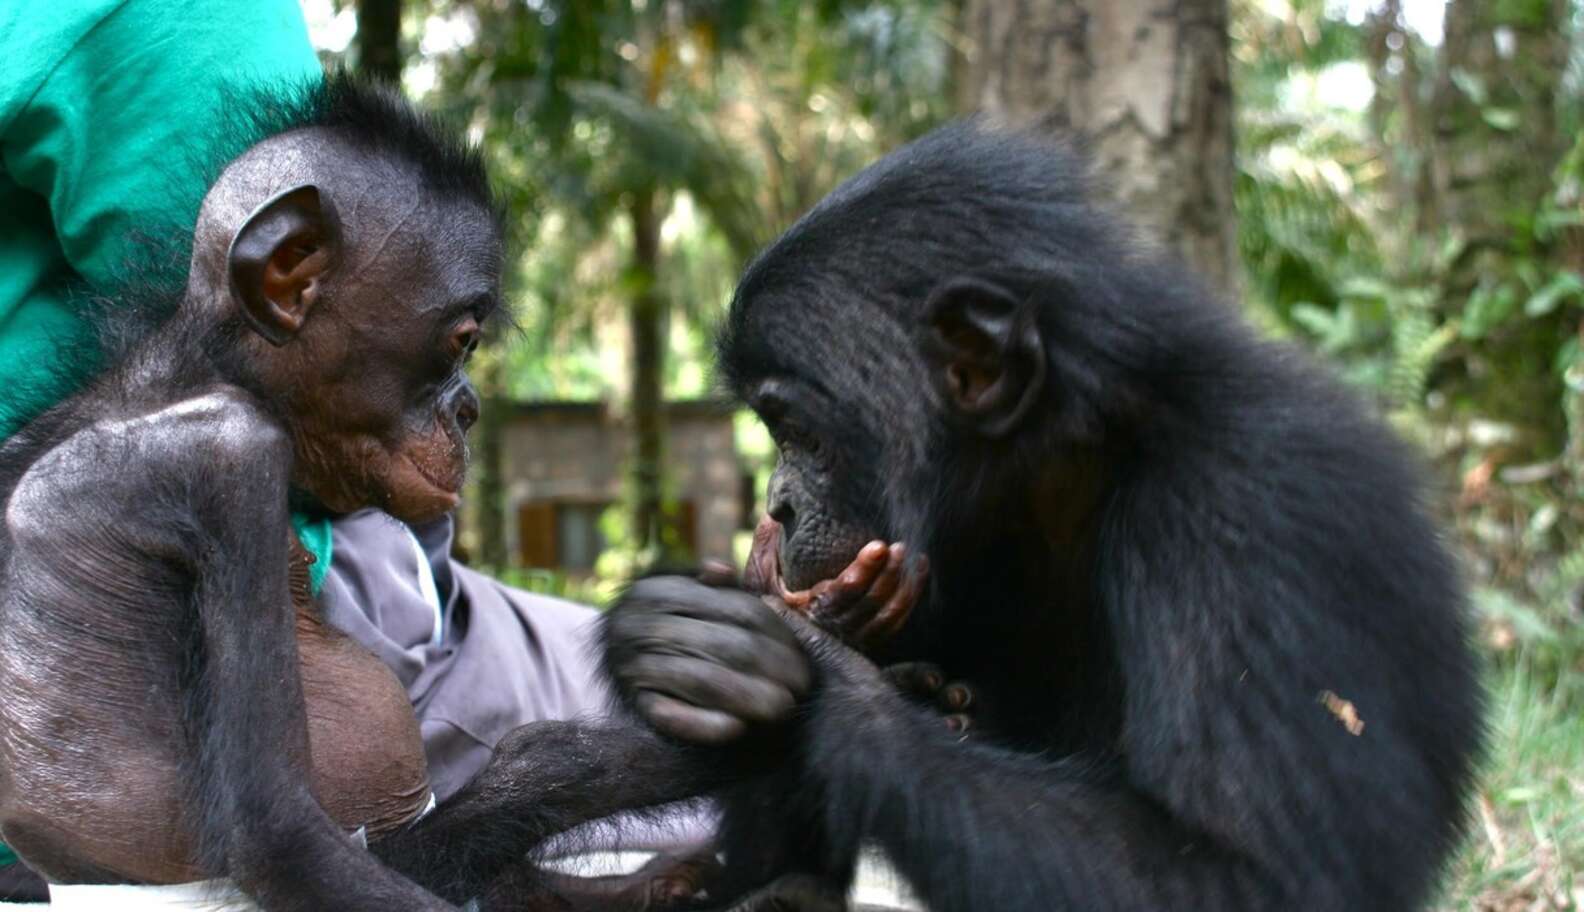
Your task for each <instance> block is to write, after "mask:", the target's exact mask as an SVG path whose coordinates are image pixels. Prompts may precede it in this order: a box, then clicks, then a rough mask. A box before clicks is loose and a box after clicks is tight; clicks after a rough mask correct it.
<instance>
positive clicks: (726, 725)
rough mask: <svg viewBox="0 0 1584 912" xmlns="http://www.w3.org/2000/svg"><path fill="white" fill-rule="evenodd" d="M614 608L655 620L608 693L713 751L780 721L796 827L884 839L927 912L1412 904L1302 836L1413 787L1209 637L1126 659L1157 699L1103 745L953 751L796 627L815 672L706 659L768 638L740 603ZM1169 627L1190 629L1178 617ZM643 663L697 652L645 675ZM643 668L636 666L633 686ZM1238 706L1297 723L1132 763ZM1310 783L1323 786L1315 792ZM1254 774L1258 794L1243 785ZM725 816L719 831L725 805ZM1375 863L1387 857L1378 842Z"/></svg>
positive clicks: (727, 598) (875, 683) (1165, 582)
mask: <svg viewBox="0 0 1584 912" xmlns="http://www.w3.org/2000/svg"><path fill="white" fill-rule="evenodd" d="M1156 582H1158V583H1159V585H1158V586H1156V585H1151V581H1150V580H1149V579H1146V578H1143V577H1140V578H1137V579H1135V583H1136V584H1137V592H1136V593H1135V594H1134V596H1133V597H1134V598H1137V599H1142V600H1145V602H1141V603H1140V604H1141V605H1143V604H1146V603H1147V604H1149V605H1154V606H1156V608H1157V609H1158V608H1159V606H1161V605H1167V604H1170V599H1169V595H1168V594H1169V593H1172V592H1175V591H1176V588H1175V581H1174V580H1173V579H1172V578H1171V577H1167V576H1163V577H1162V578H1161V579H1159V580H1158V581H1156ZM1178 597H1179V598H1181V597H1182V594H1181V593H1179V594H1178ZM616 611H617V614H618V616H617V617H613V618H612V619H611V622H610V625H609V628H608V630H609V631H611V632H613V633H617V634H620V633H621V632H622V631H624V630H629V629H631V625H630V624H629V623H628V622H625V621H623V620H622V619H621V617H620V615H622V614H626V613H632V614H634V615H637V616H643V617H647V618H648V619H649V620H648V621H647V628H648V630H649V632H650V633H651V635H652V636H651V638H650V639H649V640H648V641H647V642H640V641H637V640H634V639H631V638H627V639H620V638H619V639H618V640H617V641H616V642H613V643H612V644H611V649H612V654H613V665H614V669H613V670H614V671H615V673H616V676H617V681H618V683H619V684H620V685H621V686H622V687H623V688H624V689H626V690H627V691H628V692H629V693H630V694H631V696H632V700H633V703H634V705H636V706H638V707H640V710H642V709H643V708H644V707H655V706H663V707H665V712H662V713H653V712H650V713H648V716H649V718H650V721H651V722H652V724H654V725H656V727H658V728H661V729H662V730H663V731H667V732H669V733H671V734H673V735H675V736H677V737H682V738H692V739H693V740H700V741H703V740H710V739H709V738H700V737H697V736H698V735H699V734H700V733H703V734H706V735H715V734H717V733H719V732H722V731H726V730H740V729H747V728H748V727H749V726H750V725H753V724H762V723H763V721H764V720H766V719H769V720H776V719H781V720H783V721H784V720H787V719H791V718H795V719H796V721H795V722H794V723H793V724H794V725H795V726H796V728H795V730H796V734H797V738H798V740H799V742H800V744H801V749H800V750H799V751H797V752H795V753H793V754H791V755H789V756H793V757H796V758H797V759H796V760H795V761H789V762H796V763H798V764H800V771H798V772H797V773H796V775H795V776H794V777H793V779H792V781H793V782H795V783H801V785H800V787H798V788H797V789H795V790H793V789H789V788H787V787H786V786H785V783H784V782H783V784H782V791H781V792H780V793H779V794H778V795H777V796H776V798H775V804H776V806H777V807H778V808H780V809H781V810H782V811H784V812H785V813H786V814H788V815H789V818H790V819H812V820H816V821H822V823H821V829H822V834H821V839H822V841H823V843H824V844H825V845H826V846H828V847H829V849H830V851H829V853H828V857H830V858H833V859H843V858H849V859H850V858H853V857H855V853H856V852H857V850H858V847H859V845H860V844H861V843H863V842H873V843H875V844H878V845H879V846H880V847H882V848H883V849H884V850H885V851H886V853H887V855H888V856H889V857H890V858H891V859H892V861H893V863H894V864H896V865H897V867H898V868H899V870H900V871H901V872H902V873H903V874H904V875H905V876H906V877H907V878H908V880H909V881H910V882H911V883H912V884H913V886H914V887H915V889H916V890H917V891H918V893H919V894H920V896H921V898H922V899H923V901H924V903H925V905H926V906H927V907H928V908H930V909H932V910H935V912H986V910H997V912H1021V910H1031V912H1032V910H1036V909H1038V910H1049V909H1112V908H1120V909H1135V908H1184V909H1188V908H1194V909H1209V910H1219V909H1264V908H1280V907H1281V906H1282V904H1283V903H1286V904H1288V905H1291V904H1294V903H1296V904H1299V905H1301V906H1302V907H1303V908H1306V909H1325V910H1331V909H1336V910H1341V909H1349V908H1357V909H1373V908H1382V909H1384V908H1405V907H1408V906H1407V905H1406V904H1405V903H1404V902H1403V897H1402V896H1401V895H1394V893H1393V891H1392V889H1391V886H1390V884H1389V881H1386V880H1379V881H1376V882H1373V883H1370V882H1367V881H1366V880H1364V879H1360V878H1356V877H1354V876H1353V875H1355V874H1358V873H1361V872H1362V871H1364V870H1365V869H1366V868H1374V869H1376V870H1379V866H1378V865H1376V864H1375V863H1374V862H1372V861H1370V860H1368V859H1365V858H1362V857H1360V856H1359V854H1358V853H1357V852H1356V851H1353V850H1354V849H1355V848H1356V846H1357V845H1358V844H1361V843H1355V844H1353V845H1350V846H1337V845H1332V846H1305V845H1303V844H1301V843H1302V840H1301V838H1300V837H1301V836H1302V834H1304V833H1314V832H1336V833H1346V832H1347V828H1346V826H1345V825H1344V824H1345V820H1346V819H1347V815H1348V814H1350V813H1352V812H1351V811H1350V810H1349V808H1350V807H1352V804H1353V802H1354V801H1357V800H1364V797H1365V796H1356V795H1351V794H1350V793H1349V790H1348V789H1349V787H1350V786H1357V785H1364V784H1366V783H1370V782H1373V787H1371V788H1370V789H1369V790H1368V795H1367V798H1368V800H1390V801H1393V802H1396V799H1395V798H1393V797H1392V796H1393V792H1392V788H1393V787H1397V788H1407V789H1413V788H1414V787H1415V786H1416V785H1417V783H1416V782H1414V781H1413V779H1412V777H1408V778H1406V779H1403V780H1402V781H1400V782H1386V781H1384V779H1386V778H1388V777H1385V776H1382V774H1381V773H1380V772H1379V771H1380V770H1383V769H1384V768H1386V765H1385V764H1383V763H1382V762H1381V761H1380V759H1379V758H1373V759H1371V758H1366V757H1363V756H1360V757H1356V758H1353V759H1352V760H1349V759H1348V753H1349V749H1350V748H1353V747H1355V746H1356V743H1357V742H1356V739H1352V736H1350V735H1348V734H1347V733H1346V731H1345V730H1344V729H1342V727H1340V726H1334V727H1335V731H1331V730H1329V729H1327V728H1326V724H1327V723H1328V722H1329V721H1331V720H1328V719H1327V718H1326V717H1325V716H1324V714H1323V713H1320V714H1317V713H1314V712H1312V710H1313V707H1312V706H1309V705H1308V703H1309V702H1310V701H1311V700H1312V696H1306V695H1303V694H1299V695H1297V696H1296V697H1294V696H1292V695H1287V694H1285V693H1283V692H1282V690H1281V689H1279V688H1278V689H1268V690H1266V691H1264V692H1257V690H1256V687H1257V685H1255V684H1250V683H1246V682H1245V683H1241V684H1240V683H1239V682H1238V676H1237V674H1236V673H1235V672H1233V673H1232V674H1227V675H1223V673H1222V669H1221V668H1220V667H1219V666H1217V667H1214V668H1212V667H1211V663H1219V662H1221V661H1222V660H1230V659H1229V654H1227V653H1225V651H1224V650H1221V651H1217V650H1215V649H1214V648H1213V646H1212V644H1210V643H1195V644H1193V645H1192V646H1191V647H1187V648H1184V649H1183V650H1182V651H1181V652H1180V653H1179V654H1178V655H1177V657H1176V658H1177V660H1178V661H1179V662H1180V663H1181V662H1186V663H1190V664H1189V665H1181V664H1180V665H1179V666H1177V667H1174V668H1168V667H1167V666H1166V664H1165V663H1164V662H1139V663H1135V662H1131V661H1129V659H1131V658H1133V657H1134V656H1129V657H1125V658H1124V662H1125V663H1126V665H1127V668H1126V670H1127V672H1128V673H1129V677H1128V683H1129V688H1130V690H1131V689H1132V688H1135V687H1137V688H1142V689H1143V691H1144V694H1153V695H1156V696H1154V697H1149V698H1147V699H1145V698H1141V699H1140V700H1138V701H1136V702H1134V703H1133V704H1131V706H1132V707H1133V711H1134V715H1133V716H1132V717H1131V718H1130V719H1129V720H1128V722H1127V724H1126V728H1125V730H1124V739H1123V741H1122V742H1121V744H1120V745H1119V747H1120V750H1119V752H1118V753H1117V754H1116V755H1112V756H1092V757H1075V758H1068V759H1057V760H1052V759H1043V758H1040V757H1036V756H1033V755H1028V754H1022V753H1017V752H1013V751H1009V750H1003V749H997V748H993V747H987V746H979V745H963V744H960V743H958V742H957V741H956V739H954V738H952V737H951V736H950V735H948V734H947V733H945V732H942V731H941V730H940V726H939V724H938V722H937V721H936V720H935V719H934V718H933V717H932V716H931V715H930V714H929V713H926V712H924V711H921V710H919V709H917V708H915V707H913V706H911V705H909V704H908V702H907V701H905V700H904V699H902V698H901V697H900V696H899V695H898V694H897V693H896V692H895V691H894V689H893V688H892V687H891V686H890V684H889V683H888V682H887V681H886V679H885V678H884V677H883V675H882V674H881V672H880V671H878V670H877V669H876V668H875V667H874V666H873V665H872V664H870V663H869V662H868V661H867V660H865V659H863V658H862V657H861V656H859V655H858V654H857V653H855V652H853V651H852V650H850V649H848V648H846V647H844V646H842V645H841V644H840V643H838V642H837V641H836V640H834V639H833V638H831V637H829V636H827V635H825V634H823V633H821V632H820V631H818V630H817V629H816V628H815V627H814V626H813V625H812V624H809V623H807V622H806V621H805V620H803V619H802V618H800V617H797V616H795V615H791V614H790V613H789V614H788V615H787V616H786V622H787V623H788V625H789V626H790V627H791V628H795V629H796V631H797V632H796V636H797V638H798V640H799V642H800V643H801V645H802V646H803V648H804V654H805V655H806V656H807V657H809V658H810V659H811V660H812V667H813V675H812V679H811V680H810V679H808V678H807V677H806V672H805V670H804V669H801V668H799V667H798V666H797V662H796V661H795V660H794V659H791V658H784V657H778V659H777V660H776V661H775V662H774V663H771V664H768V665H767V664H766V663H764V662H758V663H748V662H744V661H742V659H743V658H744V656H743V655H742V654H741V653H740V652H738V651H736V650H732V649H717V647H719V646H720V645H722V644H724V643H729V642H736V641H738V640H742V639H744V638H746V637H747V636H749V635H750V634H748V633H746V632H745V631H746V630H752V631H753V633H752V634H751V635H752V636H756V637H761V638H765V639H771V638H775V636H776V635H775V634H774V633H772V632H771V631H770V630H769V629H768V628H769V626H770V621H769V618H771V617H773V612H772V611H771V610H770V609H769V608H768V607H766V606H765V605H764V604H763V603H762V602H761V601H760V600H759V599H758V598H757V597H754V596H751V595H748V594H746V593H733V592H731V591H730V590H722V589H709V588H706V587H704V586H701V585H698V584H695V583H692V582H690V581H687V580H681V579H669V580H655V581H652V582H651V581H645V584H641V585H640V586H637V587H634V589H633V591H632V592H631V593H629V595H628V598H627V600H626V601H625V602H624V603H623V604H622V605H620V606H618V608H617V609H616ZM683 619H685V620H686V623H685V624H684V623H681V621H682V620H683ZM1184 629H1185V631H1186V632H1187V633H1191V632H1192V630H1193V625H1192V624H1186V623H1185V626H1184ZM1140 635H1141V636H1147V633H1145V634H1140ZM651 650H662V651H663V652H664V653H665V654H671V655H688V656H692V657H694V658H693V660H692V661H690V662H689V663H685V664H672V665H666V666H657V665H655V664H653V662H652V661H650V654H651ZM777 654H778V656H780V653H779V652H778V653H777ZM1136 655H1137V656H1144V657H1147V656H1148V653H1147V652H1145V651H1139V652H1137V653H1136ZM705 657H713V658H705ZM1292 662H1293V663H1294V664H1297V663H1298V662H1299V659H1298V658H1296V657H1293V658H1292ZM1192 663H1199V665H1198V667H1193V665H1192ZM638 669H641V670H643V673H632V672H633V671H634V670H638ZM1212 673H1213V674H1214V677H1213V678H1210V677H1209V676H1210V675H1211V674H1212ZM1174 676H1182V678H1184V679H1186V680H1190V681H1200V682H1205V681H1207V680H1213V681H1215V682H1216V684H1217V685H1218V687H1227V688H1232V687H1242V688H1245V689H1244V690H1242V691H1241V693H1239V694H1237V695H1234V694H1233V693H1231V692H1230V691H1228V692H1225V693H1222V694H1221V695H1222V696H1223V697H1224V698H1225V699H1226V700H1227V701H1229V705H1219V704H1218V705H1215V706H1213V707H1211V708H1208V709H1207V708H1205V707H1202V706H1198V705H1197V703H1196V701H1198V700H1204V699H1207V693H1208V694H1209V697H1208V698H1213V697H1215V696H1216V694H1217V693H1219V692H1220V691H1219V690H1217V689H1214V688H1211V687H1209V686H1203V687H1200V688H1199V689H1198V690H1197V691H1194V692H1195V693H1196V697H1195V698H1194V700H1188V699H1186V695H1185V696H1184V699H1171V698H1168V697H1166V696H1161V695H1165V694H1171V693H1174V692H1177V691H1181V690H1182V687H1181V685H1180V683H1177V684H1176V686H1174ZM805 680H808V685H807V689H808V693H809V696H808V697H807V698H806V699H805V700H804V701H803V704H802V705H803V711H802V712H800V713H797V714H796V715H795V717H794V715H793V714H791V713H788V712H786V711H785V698H786V696H787V695H790V694H792V693H795V692H797V691H798V689H799V686H800V685H802V684H803V682H804V681H805ZM726 682H732V686H729V687H728V686H726ZM1141 697H1142V695H1141ZM1250 699H1259V700H1266V701H1282V702H1291V703H1292V706H1291V711H1290V714H1288V715H1283V716H1278V717H1275V718H1273V719H1272V720H1271V722H1270V723H1269V724H1267V725H1264V726H1253V725H1250V726H1238V725H1223V726H1222V727H1221V728H1219V729H1218V730H1217V733H1216V734H1215V735H1214V736H1213V737H1212V736H1208V735H1207V736H1206V737H1204V738H1202V739H1201V741H1200V743H1197V744H1195V745H1194V749H1193V750H1191V751H1190V750H1187V749H1184V750H1181V751H1178V752H1175V753H1174V752H1173V751H1172V750H1171V749H1169V748H1164V749H1163V748H1159V747H1156V748H1155V749H1154V755H1164V756H1171V757H1172V758H1173V760H1172V763H1173V764H1175V765H1174V766H1172V767H1170V768H1165V769H1148V770H1146V769H1136V768H1134V767H1133V765H1132V763H1133V761H1130V759H1129V753H1128V745H1129V744H1130V741H1129V740H1128V739H1129V738H1132V739H1147V738H1150V737H1153V736H1158V735H1160V734H1163V733H1169V732H1172V731H1174V730H1178V729H1181V728H1183V727H1184V726H1186V727H1188V728H1189V729H1194V730H1197V726H1200V725H1212V724H1216V723H1215V721H1214V720H1216V719H1221V720H1224V721H1225V722H1232V721H1234V720H1237V719H1240V718H1241V717H1240V716H1238V715H1237V714H1236V713H1235V712H1234V711H1233V710H1232V709H1231V705H1230V704H1231V703H1233V702H1236V701H1247V700H1250ZM722 717H724V718H725V719H727V720H729V722H722V721H721V719H722ZM1272 726H1277V727H1279V730H1278V729H1277V728H1272ZM1289 726H1290V728H1289ZM717 740H718V739H717ZM1183 743H1187V742H1186V741H1185V742H1183ZM1294 748H1302V751H1303V753H1297V752H1295V751H1294V750H1293V749H1294ZM1385 749H1386V750H1395V749H1396V747H1394V746H1392V745H1389V744H1388V745H1386V746H1385ZM1207 751H1208V753H1206V752H1207ZM1140 752H1141V753H1142V751H1140ZM1322 755H1325V756H1322ZM1350 763H1365V764H1369V765H1368V766H1367V767H1362V768H1355V767H1350V766H1349V764H1350ZM1304 770H1311V771H1313V770H1328V771H1329V772H1330V774H1331V777H1330V778H1327V779H1322V780H1320V781H1316V780H1315V779H1314V777H1313V775H1312V774H1311V775H1309V776H1305V775H1304V774H1303V771H1304ZM1349 770H1351V772H1349ZM1255 778H1257V779H1259V780H1260V781H1259V786H1260V787H1259V788H1258V789H1250V788H1246V787H1245V786H1246V785H1247V784H1248V783H1249V782H1251V781H1253V780H1254V779H1255ZM1402 813H1404V814H1406V816H1407V819H1408V821H1409V823H1408V824H1406V825H1408V826H1420V825H1423V826H1426V827H1430V828H1432V829H1433V828H1434V825H1435V824H1434V820H1435V811H1434V810H1433V809H1424V810H1418V811H1415V810H1413V809H1412V808H1411V806H1409V805H1408V804H1406V803H1405V804H1404V805H1403V809H1402ZM727 815H728V829H730V826H731V823H730V818H731V815H732V809H731V808H730V807H728V808H727ZM1300 818H1301V820H1300ZM1316 818H1324V819H1316ZM1416 838H1418V839H1420V840H1421V841H1422V839H1423V838H1425V837H1422V836H1416ZM1361 842H1367V840H1366V841H1361ZM1376 850H1377V851H1379V852H1384V853H1390V852H1392V851H1394V849H1393V847H1391V846H1387V845H1384V844H1383V845H1380V846H1377V847H1376ZM1009 871H1010V872H1016V873H1015V875H1012V876H1009V875H1008V873H1007V872H1009Z"/></svg>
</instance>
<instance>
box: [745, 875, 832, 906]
mask: <svg viewBox="0 0 1584 912" xmlns="http://www.w3.org/2000/svg"><path fill="white" fill-rule="evenodd" d="M846 910H847V895H846V891H845V890H843V889H842V888H841V887H840V886H838V885H837V884H835V883H833V882H831V881H830V880H827V879H825V878H822V877H815V876H814V875H812V874H787V875H784V876H782V877H778V878H776V879H775V880H772V881H771V882H770V883H768V884H766V885H765V886H763V887H760V888H759V889H757V890H755V891H753V892H752V893H749V894H748V895H747V896H745V897H743V898H742V899H740V900H738V901H737V903H736V904H735V905H733V906H730V907H729V908H728V909H727V912H846Z"/></svg>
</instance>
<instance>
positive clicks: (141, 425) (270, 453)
mask: <svg viewBox="0 0 1584 912" xmlns="http://www.w3.org/2000/svg"><path fill="white" fill-rule="evenodd" d="M289 453H290V439H289V437H288V436H287V434H286V431H285V429H284V428H283V427H281V426H280V424H279V423H278V422H277V421H275V420H274V419H273V418H272V417H271V416H270V415H269V413H268V412H267V411H265V409H264V408H263V407H262V406H261V405H260V404H259V402H258V401H257V400H256V399H254V398H253V397H252V396H251V395H249V394H248V393H247V392H246V391H244V390H241V389H238V388H236V387H231V386H215V387H210V388H207V389H203V390H199V391H195V392H194V393H193V394H192V395H189V396H186V397H183V398H180V399H176V400H173V401H168V402H163V403H154V404H149V405H147V406H142V407H137V406H131V407H127V408H124V409H118V410H115V411H109V412H107V413H106V414H105V415H104V416H103V417H100V418H98V419H96V420H92V421H88V422H86V423H84V424H82V425H81V426H79V427H78V428H77V429H76V430H75V431H73V432H72V433H70V434H69V435H67V436H65V437H63V438H62V439H61V440H60V441H59V442H57V443H55V444H54V445H53V446H51V447H49V448H48V449H47V450H45V451H44V452H43V453H42V455H40V456H39V457H38V458H37V459H36V460H34V461H33V463H32V464H31V465H30V466H29V467H28V468H27V470H26V471H25V472H24V473H23V474H22V476H21V478H20V479H18V481H17V484H16V487H15V488H14V489H13V490H12V492H11V497H10V498H9V500H10V502H9V504H8V505H7V511H6V512H7V519H8V521H9V520H11V519H14V518H15V517H16V515H17V511H19V510H22V511H24V512H26V509H25V508H26V507H27V506H28V504H30V503H31V504H33V505H35V506H38V505H40V504H41V502H42V501H48V502H50V503H55V502H56V501H58V500H59V499H61V498H63V497H65V498H71V497H76V496H79V495H83V496H87V495H94V494H95V493H96V492H97V494H98V495H99V496H103V495H105V494H108V493H110V492H112V491H115V490H117V489H119V488H120V487H121V486H122V485H123V484H128V485H134V486H139V485H140V486H147V485H148V484H149V483H151V482H154V481H156V480H157V479H159V478H160V477H161V476H162V475H165V474H167V473H168V474H174V475H177V476H181V475H185V474H187V472H188V470H189V469H190V468H191V467H193V466H194V465H203V466H206V467H209V466H214V465H215V464H224V463H226V462H230V461H232V460H234V459H236V458H272V457H275V456H279V457H281V458H286V457H287V456H288V455H289Z"/></svg>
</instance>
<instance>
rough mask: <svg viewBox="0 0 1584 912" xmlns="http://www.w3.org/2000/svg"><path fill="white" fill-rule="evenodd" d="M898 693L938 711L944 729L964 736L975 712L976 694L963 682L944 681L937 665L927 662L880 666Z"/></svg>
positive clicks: (977, 703) (968, 730)
mask: <svg viewBox="0 0 1584 912" xmlns="http://www.w3.org/2000/svg"><path fill="white" fill-rule="evenodd" d="M883 670H884V672H885V675H886V677H888V678H890V679H891V682H892V683H893V684H895V685H896V688H897V690H898V691H901V693H902V695H903V696H905V697H907V698H908V699H909V700H912V701H913V702H915V703H918V704H920V705H922V706H924V707H926V708H929V709H933V710H936V711H938V712H940V713H941V714H942V715H941V719H942V721H943V722H945V724H946V728H947V730H949V731H951V732H954V733H956V734H957V735H959V736H960V737H962V738H967V737H968V735H969V733H970V731H971V730H973V729H974V727H975V726H974V719H975V717H976V716H978V714H979V710H980V706H979V695H978V693H977V692H976V691H975V690H974V689H973V687H971V686H970V685H969V684H968V683H967V682H965V681H947V680H946V674H945V672H943V671H941V669H940V666H938V665H935V664H933V663H930V662H899V663H897V664H895V665H888V666H886V667H885V668H884V669H883Z"/></svg>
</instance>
